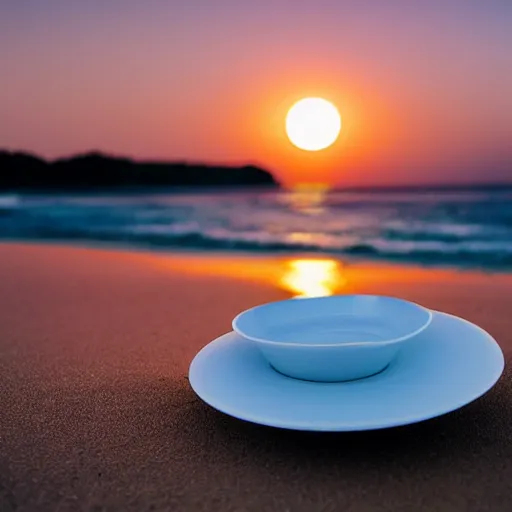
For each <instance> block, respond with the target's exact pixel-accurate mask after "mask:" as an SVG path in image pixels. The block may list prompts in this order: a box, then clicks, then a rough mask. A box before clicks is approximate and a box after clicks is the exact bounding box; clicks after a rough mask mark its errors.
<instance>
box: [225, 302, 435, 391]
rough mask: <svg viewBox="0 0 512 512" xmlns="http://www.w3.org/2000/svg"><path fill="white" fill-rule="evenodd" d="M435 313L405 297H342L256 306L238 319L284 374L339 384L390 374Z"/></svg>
mask: <svg viewBox="0 0 512 512" xmlns="http://www.w3.org/2000/svg"><path fill="white" fill-rule="evenodd" d="M431 320H432V313H431V311H430V310H428V309H426V308H424V307H422V306H419V305H418V304H414V303H413V302H409V301H406V300H402V299H397V298H393V297H385V296H375V295H338V296H332V297H320V298H304V299H290V300H284V301H280V302H271V303H269V304H263V305H261V306H256V307H254V308H252V309H249V310H247V311H244V312H243V313H240V314H239V315H238V316H237V317H236V318H235V319H234V320H233V329H234V330H235V332H236V333H238V334H239V335H240V336H242V337H243V338H245V339H247V340H249V341H251V342H253V343H255V344H256V345H257V346H258V348H259V349H260V351H261V353H262V354H263V355H264V357H265V358H266V359H267V360H268V362H269V363H270V364H271V365H272V367H273V368H274V369H275V370H277V371H278V372H280V373H283V374H284V375H287V376H289V377H293V378H297V379H303V380H311V381H320V382H339V381H346V380H355V379H361V378H363V377H368V376H370V375H374V374H376V373H379V372H380V371H382V370H384V369H385V368H386V367H387V366H388V365H389V364H390V363H391V361H392V360H393V358H394V357H395V356H396V354H397V353H398V351H399V349H400V348H401V347H402V346H403V344H404V343H406V342H408V341H410V340H412V339H413V338H414V336H416V335H417V334H419V333H420V332H421V331H423V330H424V329H425V328H426V327H427V326H428V325H429V324H430V322H431Z"/></svg>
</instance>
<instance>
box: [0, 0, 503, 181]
mask: <svg viewBox="0 0 512 512" xmlns="http://www.w3.org/2000/svg"><path fill="white" fill-rule="evenodd" d="M43 4H44V5H43ZM511 16H512V2H509V3H507V2H482V3H478V2H473V1H470V0H468V1H467V2H460V1H458V0H443V1H441V0H432V1H430V2H406V1H405V0H390V1H389V2H382V1H380V0H379V1H377V0H373V1H372V0H360V1H357V2H356V1H355V0H353V1H349V0H318V1H317V2H309V3H301V2H292V1H289V0H272V1H267V0H262V1H261V2H242V1H240V2H235V1H234V0H218V1H217V2H207V1H206V0H204V1H203V0H190V1H188V2H165V1H163V0H148V1H147V2H134V1H131V0H125V1H123V2H121V1H119V0H112V1H109V2H100V0H90V1H89V2H84V3H80V2H62V1H59V0H47V1H46V2H44V3H43V2H36V1H35V0H27V1H25V2H19V1H15V0H5V1H4V2H2V3H1V5H0V61H1V62H2V70H3V73H2V87H1V89H0V147H6V148H8V149H24V150H29V151H34V152H37V153H40V154H42V155H44V156H47V157H52V158H53V157H58V156H63V155H69V154H71V153H75V152H83V151H89V150H92V149H98V150H102V151H105V152H111V153H115V154H122V155H130V156H134V157H137V158H141V159H166V160H182V159H186V160H191V161H203V162H221V163H237V164H238V163H247V162H253V163H257V164H260V165H262V166H264V167H266V168H268V169H270V170H272V171H273V172H275V174H276V176H277V177H278V178H279V179H280V180H282V181H284V182H285V183H290V184H293V183H297V182H301V181H310V182H317V181H327V182H329V183H332V184H342V185H344V184H345V185H395V184H408V183H411V184H423V183H440V182H441V183H442V182H451V183H453V182H460V183H465V182H479V181H505V180H508V181H512V145H511V143H510V141H511V140H512V135H511V134H512V101H511V99H510V98H511V97H510V91H511V90H512V64H511V60H510V51H509V50H510V47H512V31H510V30H509V27H508V24H507V22H506V20H507V19H510V17H511ZM305 96H323V97H325V98H327V99H329V100H331V101H332V102H333V103H335V104H336V105H337V107H338V109H339V111H340V113H341V116H342V119H343V129H342V133H341V136H340V138H339V140H338V142H337V143H336V144H335V145H334V146H333V147H331V148H329V149H328V150H325V151H323V152H319V153H307V152H304V151H301V150H299V149H297V148H295V147H294V146H292V145H291V144H290V143H289V141H288V140H287V139H286V136H285V131H284V129H285V125H284V122H285V115H286V111H287V109H288V108H289V107H290V106H291V105H292V104H293V103H294V102H295V101H296V100H298V99H300V98H301V97H305Z"/></svg>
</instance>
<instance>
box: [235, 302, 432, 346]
mask: <svg viewBox="0 0 512 512" xmlns="http://www.w3.org/2000/svg"><path fill="white" fill-rule="evenodd" d="M341 297H346V298H355V297H367V298H378V299H392V300H396V301H399V302H404V303H407V304H409V305H412V306H414V307H416V308H417V309H419V310H422V311H423V312H425V313H426V314H427V317H426V321H425V322H424V323H423V324H422V325H421V326H420V327H419V328H418V329H415V330H414V331H411V332H409V333H407V334H404V335H403V336H399V337H397V338H391V339H387V340H379V341H364V340H361V341H350V342H348V343H347V342H341V343H296V342H293V341H274V340H270V339H266V338H259V337H257V336H251V335H248V334H246V333H244V332H243V331H242V330H241V329H240V328H239V327H238V322H239V321H240V319H241V318H242V316H244V315H245V314H247V313H249V312H251V311H254V310H256V309H260V308H264V307H266V306H270V305H273V304H280V303H285V302H290V301H292V300H300V301H317V300H326V299H333V298H341ZM433 317H434V314H433V312H432V311H431V310H430V309H428V308H426V307H425V306H422V305H421V304H417V303H416V302H412V301H410V300H407V299H401V298H399V297H393V296H391V295H375V294H364V293H354V294H347V295H328V296H324V297H301V298H290V299H285V300H277V301H272V302H266V303H264V304H259V305H257V306H253V307H252V308H249V309H246V310H244V311H242V312H240V313H238V315H236V316H235V318H234V319H233V321H232V322H231V325H232V327H233V330H234V331H235V332H236V333H237V334H238V335H239V336H241V337H242V338H245V339H247V340H250V341H255V342H257V343H264V344H266V345H273V346H275V345H278V346H286V347H310V348H327V347H331V348H332V347H341V348H342V347H356V346H365V347H372V346H380V347H382V346H386V345H393V344H395V343H400V342H402V341H406V340H408V339H410V338H412V337H414V336H417V335H418V334H420V333H421V332H422V331H424V330H425V329H426V328H427V327H428V326H429V325H430V323H431V322H432V319H433Z"/></svg>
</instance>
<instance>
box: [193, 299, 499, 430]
mask: <svg viewBox="0 0 512 512" xmlns="http://www.w3.org/2000/svg"><path fill="white" fill-rule="evenodd" d="M430 311H431V312H432V314H433V315H432V316H433V317H435V316H437V315H443V316H448V317H451V318H453V319H455V320H457V321H460V322H464V323H466V324H467V325H469V326H470V327H471V328H472V329H475V330H477V331H479V332H480V333H481V334H483V335H484V337H485V338H486V339H487V342H488V344H489V345H490V346H492V347H493V349H494V351H495V353H496V355H497V356H498V357H499V364H498V362H497V365H496V371H495V372H494V374H493V376H492V377H489V382H488V383H487V384H486V385H485V386H482V390H481V391H479V392H478V393H475V394H474V396H472V397H471V398H470V399H468V398H465V399H464V400H462V401H460V402H459V403H458V404H457V405H452V406H450V407H446V408H444V409H438V410H437V411H436V412H430V413H428V412H427V413H425V414H424V415H422V416H418V415H415V416H411V417H409V418H406V417H404V416H402V417H401V418H400V419H399V420H396V421H386V422H382V423H377V422H375V423H372V424H366V425H365V424H361V423H353V424H349V423H344V424H340V423H338V422H336V423H331V424H329V423H323V424H317V425H312V424H311V423H303V422H300V421H293V422H287V421H286V420H284V421H282V420H279V419H277V420H275V421H272V420H269V419H268V418H261V417H260V416H257V415H256V416H253V415H251V414H245V413H244V414H241V413H240V412H239V411H235V410H231V409H230V407H229V406H228V407H225V406H224V405H223V404H221V405H220V406H219V404H218V403H216V401H215V399H214V397H211V396H210V395H209V394H208V393H206V394H205V393H204V392H201V393H199V392H198V390H197V388H196V386H194V380H195V378H194V376H193V373H194V371H196V370H195V368H196V366H197V365H198V364H199V362H198V361H199V360H200V359H201V358H200V357H199V356H200V355H201V356H204V353H205V352H208V351H210V350H214V349H215V347H214V344H215V343H217V342H219V341H220V340H222V339H224V338H227V337H230V336H239V334H238V333H236V332H235V331H234V330H232V331H229V332H227V333H224V334H222V335H221V336H218V337H217V338H215V339H214V340H212V341H210V342H209V343H208V344H206V345H205V346H204V347H203V348H202V349H201V350H200V351H199V352H198V353H197V354H196V355H195V356H194V358H193V360H192V362H191V363H190V366H189V372H188V377H189V378H188V380H189V384H190V386H191V388H192V390H193V391H194V393H195V394H196V395H197V397H198V398H199V399H200V400H202V401H203V402H205V403H206V404H208V405H209V406H210V407H212V408H213V409H215V410H217V411H219V412H221V413H223V414H227V415H228V416H231V417H233V418H236V419H239V420H242V421H247V422H249V423H254V424H257V425H264V426H268V427H274V428H280V429H286V430H297V431H310V432H363V431H370V430H383V429H387V428H396V427H400V426H406V425H412V424H414V423H420V422H423V421H427V420H430V419H433V418H437V417H440V416H444V415H446V414H449V413H451V412H454V411H456V410H458V409H461V408H462V407H465V406H466V405H469V404H470V403H472V402H474V401H476V400H478V399H479V398H481V397H482V396H483V395H485V394H486V393H487V392H488V391H489V390H491V389H492V388H493V387H494V386H495V384H496V383H497V382H498V380H499V379H500V378H501V376H502V374H503V371H504V369H505V357H504V354H503V351H502V349H501V347H500V346H499V344H498V342H497V341H496V340H495V339H494V337H493V336H492V335H491V334H489V333H488V332H487V331H485V330H484V329H483V328H482V327H480V326H478V325H476V324H474V323H472V322H470V321H469V320H466V319H464V318H461V317H459V316H456V315H452V314H450V313H444V312H442V311H437V310H433V309H431V310H430ZM283 378H285V377H284V376H283ZM311 384H312V385H314V384H316V383H311Z"/></svg>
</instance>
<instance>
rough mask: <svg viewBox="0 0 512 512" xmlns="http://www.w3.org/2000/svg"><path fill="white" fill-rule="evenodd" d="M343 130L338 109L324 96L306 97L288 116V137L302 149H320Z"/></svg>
mask: <svg viewBox="0 0 512 512" xmlns="http://www.w3.org/2000/svg"><path fill="white" fill-rule="evenodd" d="M340 130H341V118H340V114H339V112H338V109H337V108H336V107H335V106H334V105H333V104H332V103H330V102H329V101H327V100H324V99H322V98H305V99H302V100H300V101H298V102H297V103H295V105H293V107H292V108H291V109H290V110H289V112H288V115H287V116H286V133H287V134H288V138H289V139H290V141H291V142H292V144H294V145H295V146H297V147H298V148H300V149H303V150H305V151H320V150H321V149H325V148H327V147H329V146H331V145H332V144H334V142H335V141H336V139H337V138H338V135H339V133H340Z"/></svg>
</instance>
